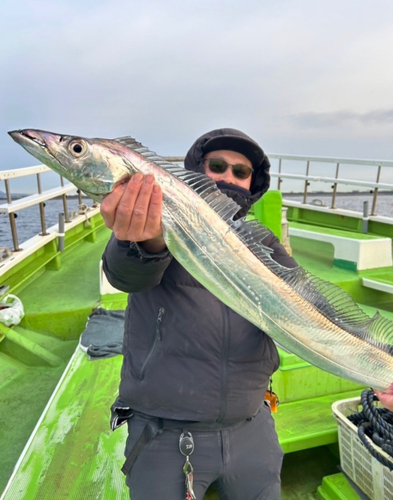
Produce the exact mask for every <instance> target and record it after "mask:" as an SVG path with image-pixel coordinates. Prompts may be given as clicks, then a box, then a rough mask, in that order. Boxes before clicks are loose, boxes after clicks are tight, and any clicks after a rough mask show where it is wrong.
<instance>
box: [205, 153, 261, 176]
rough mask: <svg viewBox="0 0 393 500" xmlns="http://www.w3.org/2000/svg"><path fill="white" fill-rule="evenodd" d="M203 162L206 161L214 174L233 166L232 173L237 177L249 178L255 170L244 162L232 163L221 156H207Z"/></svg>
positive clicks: (221, 172)
mask: <svg viewBox="0 0 393 500" xmlns="http://www.w3.org/2000/svg"><path fill="white" fill-rule="evenodd" d="M203 163H206V164H207V168H208V169H209V170H210V172H213V173H214V174H223V173H224V172H226V171H227V170H228V168H229V167H231V169H232V173H233V175H234V176H235V177H236V178H237V179H248V178H249V177H250V175H251V174H252V173H253V172H254V170H253V169H252V168H250V167H249V166H248V165H244V164H243V163H237V164H236V165H231V164H230V163H228V162H226V161H225V160H222V159H221V158H205V159H204V160H203Z"/></svg>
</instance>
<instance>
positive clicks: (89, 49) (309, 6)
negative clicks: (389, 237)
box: [0, 0, 393, 190]
mask: <svg viewBox="0 0 393 500" xmlns="http://www.w3.org/2000/svg"><path fill="white" fill-rule="evenodd" d="M0 46H1V53H0V75H1V78H0V92H1V101H0V147H1V152H2V155H1V162H0V170H1V169H3V170H4V169H9V168H15V167H24V166H30V165H35V164H37V160H35V159H34V158H33V157H31V156H30V155H28V153H27V152H25V151H24V150H23V149H22V148H21V147H20V146H18V145H17V144H16V143H14V142H13V141H12V140H11V138H10V137H9V136H8V135H7V131H9V130H13V129H18V128H38V129H44V130H50V131H53V132H59V133H67V134H74V135H82V136H86V137H108V138H111V137H118V136H122V135H132V136H134V137H136V138H137V139H138V140H140V141H141V142H143V143H144V144H145V145H147V146H149V147H150V148H151V149H153V150H155V151H157V152H158V153H159V154H161V155H184V154H185V153H186V151H187V149H188V147H189V146H190V145H191V144H192V142H193V141H194V140H195V139H196V138H197V137H198V136H199V135H201V134H202V133H204V132H206V131H208V130H210V129H213V128H218V127H223V126H224V127H234V128H239V129H242V130H244V131H245V132H246V133H248V134H249V135H251V136H252V137H253V138H255V139H256V140H257V141H258V142H259V143H260V144H261V146H262V147H263V148H264V150H265V151H266V152H268V153H286V154H301V155H318V156H336V157H337V156H341V157H351V158H375V159H390V160H393V1H392V0H373V1H372V0H370V1H365V0H348V1H345V0H329V1H324V2H318V1H315V0H298V1H294V0H293V1H289V0H287V1H280V0H277V1H275V2H273V1H271V0H269V1H265V0H258V1H257V0H248V1H247V0H243V1H240V0H238V1H232V0H226V1H223V0H222V1H215V0H209V1H206V0H197V1H194V0H190V1H187V0H183V1H180V0H178V1H174V0H165V1H161V2H160V1H158V0H157V1H155V0H139V1H132V0H111V1H108V0H94V1H92V0H78V1H76V0H69V1H61V0H60V1H59V0H56V1H54V0H52V1H49V0H47V1H45V0H42V1H36V0H31V1H27V0H19V1H17V2H15V0H2V2H1V10H0ZM0 184H1V183H0ZM2 189H3V186H2V185H0V190H2Z"/></svg>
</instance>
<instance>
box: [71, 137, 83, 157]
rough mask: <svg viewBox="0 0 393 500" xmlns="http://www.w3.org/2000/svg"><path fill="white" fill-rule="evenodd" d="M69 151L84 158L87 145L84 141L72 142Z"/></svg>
mask: <svg viewBox="0 0 393 500" xmlns="http://www.w3.org/2000/svg"><path fill="white" fill-rule="evenodd" d="M68 149H69V150H70V152H71V153H72V155H73V156H76V157H78V156H82V155H83V154H84V153H85V152H86V149H87V148H86V144H85V143H84V142H83V141H71V142H70V143H69V145H68Z"/></svg>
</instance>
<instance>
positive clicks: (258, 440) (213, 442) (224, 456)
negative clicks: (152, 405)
mask: <svg viewBox="0 0 393 500" xmlns="http://www.w3.org/2000/svg"><path fill="white" fill-rule="evenodd" d="M146 422H147V420H146V419H145V418H144V417H142V416H140V415H134V416H133V417H132V418H131V419H130V420H129V421H128V432H129V435H128V439H127V444H126V449H125V455H126V456H128V453H129V452H130V450H131V449H132V447H133V445H134V444H135V442H136V441H137V440H138V438H139V436H140V435H141V433H142V430H143V428H144V427H145V425H146ZM184 430H188V429H184ZM181 432H182V429H179V430H177V429H165V430H164V431H163V432H162V433H160V434H157V436H156V437H155V438H154V439H153V440H152V441H151V442H149V443H148V444H147V445H146V446H145V447H144V448H143V450H142V451H141V452H140V454H139V455H138V457H137V459H136V461H135V462H134V464H133V466H132V468H131V470H130V472H129V473H128V475H127V477H126V483H127V486H128V487H129V489H130V497H131V499H132V500H147V499H148V500H184V499H185V498H186V490H185V476H184V473H183V465H184V463H185V457H184V456H183V455H182V454H181V453H180V451H179V437H180V434H181ZM191 432H192V435H193V438H194V444H195V449H194V452H193V454H192V455H191V456H190V461H191V464H192V466H193V467H194V492H195V495H196V498H197V500H203V497H204V494H205V492H206V490H207V488H208V487H209V486H210V485H211V484H214V486H215V488H216V490H217V492H218V495H219V497H220V500H262V499H263V500H279V499H280V496H281V481H280V472H281V465H282V459H283V451H282V449H281V447H280V445H279V443H278V439H277V434H276V430H275V426H274V420H273V418H272V416H271V414H270V410H269V408H268V407H267V406H266V405H262V407H261V409H260V411H259V412H258V413H257V415H256V416H255V417H254V418H253V419H251V420H246V421H244V422H240V423H238V424H235V425H233V426H232V427H228V428H225V429H224V430H221V431H208V432H206V431H191Z"/></svg>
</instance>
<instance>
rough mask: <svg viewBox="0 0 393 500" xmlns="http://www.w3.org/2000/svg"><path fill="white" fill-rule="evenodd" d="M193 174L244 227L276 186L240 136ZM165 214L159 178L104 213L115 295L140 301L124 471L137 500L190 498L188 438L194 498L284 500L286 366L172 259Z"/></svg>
mask: <svg viewBox="0 0 393 500" xmlns="http://www.w3.org/2000/svg"><path fill="white" fill-rule="evenodd" d="M185 168H186V169H188V170H193V171H196V172H203V173H205V174H206V175H208V176H209V177H211V178H212V179H213V180H214V181H215V182H216V183H217V185H218V187H219V188H220V190H221V191H223V192H224V193H225V194H227V195H228V196H230V197H231V198H233V199H234V200H235V201H236V202H237V203H238V204H239V205H240V207H241V208H240V210H239V212H238V214H237V217H239V216H243V215H245V214H246V213H247V211H248V209H249V208H250V206H251V205H252V204H253V203H254V202H255V201H257V200H258V199H259V198H260V197H261V196H262V195H263V193H264V192H266V191H267V189H268V187H269V182H270V176H269V168H270V163H269V160H268V158H267V157H266V156H265V154H264V152H263V150H262V149H261V148H260V146H259V145H258V144H257V143H256V142H255V141H253V140H252V139H251V138H250V137H248V136H247V135H245V134H244V133H242V132H240V131H238V130H234V129H219V130H213V131H211V132H208V133H207V134H204V135H203V136H202V137H200V138H199V139H197V141H196V142H195V143H194V144H193V146H192V147H191V149H190V150H189V152H188V153H187V156H186V159H185ZM161 210H162V193H161V190H160V188H159V187H158V186H156V185H155V184H154V178H153V176H152V175H147V176H145V177H144V176H143V175H142V174H140V173H138V174H136V175H134V176H133V178H132V179H131V180H130V181H129V183H128V184H127V185H121V186H118V187H116V189H115V190H114V191H113V193H111V194H110V195H109V196H107V197H106V198H105V199H104V201H103V202H102V205H101V212H102V215H103V217H104V220H105V223H106V225H107V226H108V227H109V228H110V229H112V231H113V235H112V238H111V240H110V241H109V243H108V246H107V248H106V250H105V253H104V256H103V265H104V270H105V273H106V275H107V277H108V280H109V282H110V283H111V284H112V285H113V286H115V287H116V288H118V289H120V290H123V291H125V292H129V293H130V295H129V300H128V307H127V313H126V323H125V334H124V348H123V354H124V361H123V368H122V373H121V384H120V399H118V400H117V402H116V403H115V405H114V406H115V407H116V408H115V411H117V413H120V414H125V413H126V412H127V408H130V409H131V410H132V414H133V416H132V417H131V418H129V419H128V429H129V437H128V440H127V444H126V451H125V455H126V457H128V458H127V460H126V464H125V467H124V471H125V473H126V474H127V479H126V481H127V485H128V486H129V488H130V495H131V498H132V500H146V499H161V500H181V499H183V498H186V496H185V495H186V485H185V479H186V476H185V474H184V473H183V466H184V464H185V463H186V457H185V455H186V454H187V453H185V455H184V456H183V455H182V453H181V452H180V451H179V439H180V437H181V435H182V434H183V438H184V436H186V437H189V438H193V441H194V451H193V452H192V454H191V455H190V456H189V458H188V459H187V460H189V462H191V464H192V466H193V470H194V474H193V485H192V481H191V485H190V484H189V485H188V486H190V487H189V488H188V493H189V494H191V490H192V489H193V491H194V492H195V495H196V498H197V499H198V500H202V499H203V496H204V493H205V491H206V490H207V488H208V487H209V485H211V484H214V485H215V487H216V490H217V491H218V493H219V496H220V498H221V499H225V500H247V499H251V498H253V499H262V498H263V499H264V500H278V499H279V498H280V470H281V463H282V457H283V454H282V450H281V448H280V446H279V444H278V439H277V434H276V432H275V428H274V422H273V419H272V417H271V414H270V409H269V407H268V405H267V404H264V402H263V400H264V395H265V392H266V389H267V386H268V383H269V379H270V377H271V375H272V373H273V372H274V371H275V370H276V369H277V368H278V365H279V358H278V353H277V349H276V347H275V345H274V343H273V341H272V340H271V339H270V338H269V337H268V336H267V335H266V334H265V333H264V332H262V331H260V330H258V328H256V327H255V326H254V325H252V324H251V323H249V322H248V321H247V320H245V319H244V318H242V317H241V316H239V315H238V314H236V313H235V312H234V311H232V310H231V309H229V308H228V307H227V306H225V305H224V304H223V303H221V302H220V301H219V300H218V299H217V298H216V297H214V296H213V295H212V294H211V293H210V292H209V291H207V290H206V289H205V288H204V287H203V286H202V285H200V284H199V283H198V282H197V281H196V280H195V279H194V278H193V277H192V276H191V275H190V274H189V273H188V272H187V271H186V270H185V269H184V268H183V267H182V266H180V264H179V263H178V262H177V261H176V260H175V259H174V258H172V256H171V255H170V253H169V251H168V250H167V248H166V245H165V241H164V238H163V232H162V227H161ZM263 243H264V244H265V245H267V246H269V247H270V248H272V249H273V251H274V252H273V258H274V259H276V260H277V261H278V262H280V263H281V264H282V265H284V266H286V267H294V266H296V263H295V261H294V260H293V259H292V258H291V257H289V256H288V254H287V253H286V251H285V250H284V248H283V247H282V246H281V245H280V243H279V241H278V239H277V238H276V237H275V236H274V235H273V234H270V235H269V236H268V237H267V238H265V240H264V242H263ZM130 414H131V411H130V412H129V415H130ZM183 440H184V439H183ZM180 443H183V441H181V442H180ZM189 446H190V448H189V450H191V451H192V443H191V442H189ZM183 451H184V450H183ZM186 451H187V449H186ZM186 465H187V464H186ZM189 471H190V468H189V466H188V465H187V467H186V472H189ZM189 479H190V478H189ZM191 486H192V487H193V488H191ZM187 498H191V497H190V496H189V497H187Z"/></svg>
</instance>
